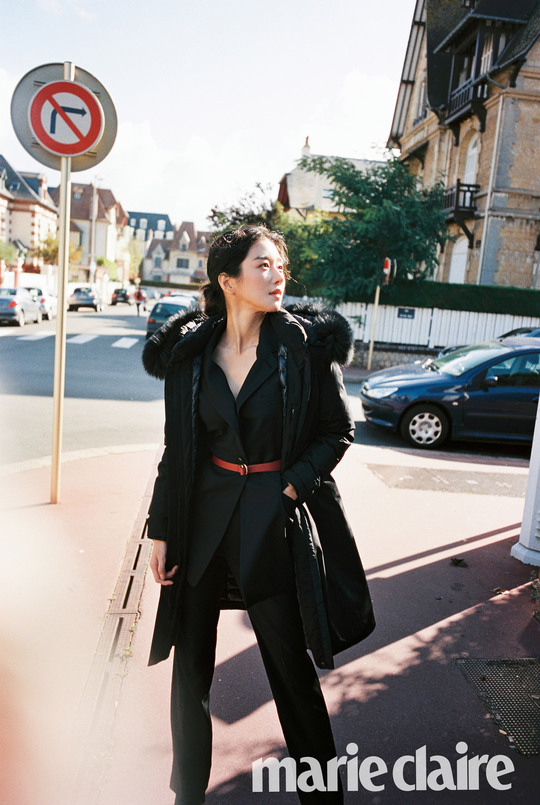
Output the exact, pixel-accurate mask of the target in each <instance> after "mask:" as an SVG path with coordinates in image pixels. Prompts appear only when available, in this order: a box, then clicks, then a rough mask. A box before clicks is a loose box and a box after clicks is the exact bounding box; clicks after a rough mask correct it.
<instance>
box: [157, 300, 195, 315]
mask: <svg viewBox="0 0 540 805" xmlns="http://www.w3.org/2000/svg"><path fill="white" fill-rule="evenodd" d="M186 309H187V308H186V307H185V305H167V304H164V303H163V302H158V304H157V305H156V306H155V307H154V309H153V310H152V315H153V316H174V314H175V313H178V312H179V311H180V310H186Z"/></svg>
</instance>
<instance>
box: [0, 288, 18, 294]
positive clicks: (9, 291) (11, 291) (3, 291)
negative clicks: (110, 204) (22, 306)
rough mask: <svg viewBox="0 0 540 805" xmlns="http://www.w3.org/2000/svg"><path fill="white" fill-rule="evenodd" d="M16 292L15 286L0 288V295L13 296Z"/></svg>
mask: <svg viewBox="0 0 540 805" xmlns="http://www.w3.org/2000/svg"><path fill="white" fill-rule="evenodd" d="M16 294H17V289H16V288H0V296H15V295H16Z"/></svg>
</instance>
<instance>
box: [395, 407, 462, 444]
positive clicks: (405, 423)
mask: <svg viewBox="0 0 540 805" xmlns="http://www.w3.org/2000/svg"><path fill="white" fill-rule="evenodd" d="M400 431H401V435H402V436H403V438H404V439H405V441H406V442H408V443H409V444H412V445H414V446H415V447H424V448H428V449H433V448H435V447H439V446H440V445H441V444H442V443H443V442H444V441H445V439H446V438H447V437H448V434H449V432H450V424H449V422H448V417H447V416H446V414H445V413H443V411H441V409H440V408H437V406H435V405H415V406H414V408H411V409H410V410H409V411H407V413H406V414H405V416H404V417H403V419H402V421H401V426H400Z"/></svg>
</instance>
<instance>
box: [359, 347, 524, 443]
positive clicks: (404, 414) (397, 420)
mask: <svg viewBox="0 0 540 805" xmlns="http://www.w3.org/2000/svg"><path fill="white" fill-rule="evenodd" d="M539 394H540V339H533V338H530V337H529V338H527V337H515V338H505V339H501V340H494V341H487V342H486V343H484V344H476V345H474V346H469V347H462V348H460V349H457V350H455V351H454V352H451V353H449V354H448V355H444V356H442V357H439V358H436V359H435V360H431V359H429V360H427V361H425V362H424V363H412V364H407V365H404V366H396V367H394V368H392V369H383V370H382V371H380V372H375V373H374V374H373V375H371V376H370V377H368V378H367V380H365V381H364V383H363V384H362V387H361V391H360V398H361V400H362V407H363V409H364V415H365V417H366V420H367V421H368V422H371V423H373V424H375V425H380V426H382V427H385V428H389V429H391V430H394V431H398V432H400V433H401V435H402V436H403V438H404V439H405V440H406V441H407V442H408V443H409V444H412V445H414V446H416V447H424V448H435V447H439V446H440V445H441V444H442V443H443V442H444V441H445V439H447V438H449V437H451V438H454V439H463V440H469V441H480V440H487V441H490V442H523V443H529V442H531V441H532V437H533V433H534V426H535V421H536V409H537V407H538V397H539Z"/></svg>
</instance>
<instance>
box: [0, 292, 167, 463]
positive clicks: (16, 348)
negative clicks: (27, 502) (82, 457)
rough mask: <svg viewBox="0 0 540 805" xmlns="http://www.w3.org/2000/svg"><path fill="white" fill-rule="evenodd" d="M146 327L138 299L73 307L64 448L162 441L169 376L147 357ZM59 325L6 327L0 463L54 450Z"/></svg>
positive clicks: (0, 378) (0, 364)
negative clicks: (154, 371) (156, 372)
mask: <svg viewBox="0 0 540 805" xmlns="http://www.w3.org/2000/svg"><path fill="white" fill-rule="evenodd" d="M145 327H146V319H145V318H144V317H143V316H141V317H140V318H138V317H137V315H136V312H135V308H134V307H127V306H126V307H124V306H122V307H120V306H117V307H110V308H107V309H106V310H105V311H104V312H103V313H100V314H96V313H94V312H93V311H82V310H81V311H78V312H73V313H68V317H67V352H66V388H65V406H64V438H63V451H64V452H65V453H72V452H74V451H81V450H88V449H98V450H100V449H103V450H109V449H112V448H114V447H115V446H118V445H126V444H129V445H136V444H156V445H157V444H159V443H160V442H161V441H162V438H163V387H162V383H161V382H160V381H158V380H155V379H153V378H150V377H149V376H148V375H147V374H146V373H145V372H144V370H143V367H142V364H141V352H142V348H143V345H144V342H145ZM55 329H56V322H43V323H42V324H40V325H28V326H26V327H24V328H23V329H22V330H21V329H18V328H14V327H5V326H4V327H0V394H1V397H0V411H1V416H2V422H3V423H4V427H3V428H2V436H1V437H0V438H1V442H0V463H1V464H13V463H15V462H17V463H19V462H24V461H29V460H35V459H40V458H42V457H46V456H49V455H50V453H51V443H52V416H53V405H52V391H53V374H54V346H55ZM6 424H7V427H6Z"/></svg>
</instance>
